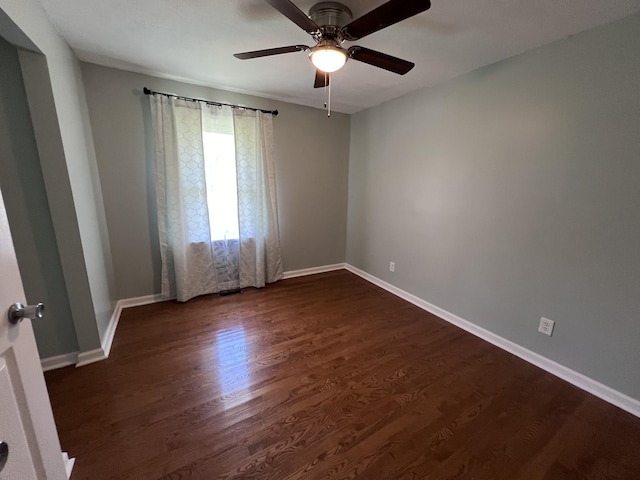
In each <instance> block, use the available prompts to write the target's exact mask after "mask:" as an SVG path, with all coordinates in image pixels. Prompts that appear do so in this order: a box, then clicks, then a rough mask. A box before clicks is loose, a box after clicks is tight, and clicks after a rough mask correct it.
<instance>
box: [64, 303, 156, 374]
mask: <svg viewBox="0 0 640 480" xmlns="http://www.w3.org/2000/svg"><path fill="white" fill-rule="evenodd" d="M165 300H167V299H166V298H162V296H160V295H146V296H144V297H135V298H125V299H122V300H118V302H117V303H116V307H115V309H114V310H113V314H112V315H111V319H110V320H109V325H107V330H106V331H105V334H104V337H103V338H102V342H101V348H96V349H95V350H89V351H88V352H80V353H79V354H78V363H77V364H76V367H84V366H85V365H89V364H91V363H95V362H99V361H101V360H106V359H107V358H108V357H109V353H111V345H112V344H113V338H114V337H115V335H116V329H117V328H118V323H119V322H120V316H121V315H122V309H123V308H128V307H139V306H140V305H148V304H150V303H157V302H164V301H165Z"/></svg>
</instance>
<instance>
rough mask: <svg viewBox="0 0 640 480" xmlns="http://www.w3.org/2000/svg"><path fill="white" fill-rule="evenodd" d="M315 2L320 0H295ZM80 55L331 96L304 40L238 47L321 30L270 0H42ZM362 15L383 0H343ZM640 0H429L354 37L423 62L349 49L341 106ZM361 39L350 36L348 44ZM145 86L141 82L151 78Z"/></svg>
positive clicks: (401, 90) (288, 94)
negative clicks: (368, 56)
mask: <svg viewBox="0 0 640 480" xmlns="http://www.w3.org/2000/svg"><path fill="white" fill-rule="evenodd" d="M293 1H294V3H295V4H296V5H297V6H298V7H299V8H300V9H302V10H303V11H305V12H307V11H308V10H309V8H310V7H311V6H312V5H313V4H314V3H316V1H317V0H293ZM41 3H42V5H43V7H44V8H45V10H46V11H47V13H48V14H49V16H50V18H51V20H52V22H53V23H54V24H55V25H56V26H57V27H58V29H59V30H60V31H61V33H62V34H63V36H64V37H65V38H66V40H67V41H68V43H69V44H70V45H71V47H72V48H73V49H74V51H75V52H76V54H77V55H78V57H79V58H80V59H81V60H85V61H88V62H92V63H97V64H100V65H106V66H110V67H115V68H120V69H125V70H131V71H135V72H141V73H149V74H152V75H157V76H162V77H168V78H174V79H179V80H184V81H187V82H190V83H197V84H202V85H208V86H213V87H218V88H223V89H226V90H231V91H237V92H243V93H252V94H257V95H260V96H264V97H269V98H274V99H280V100H285V101H288V102H292V103H298V104H302V105H309V106H313V107H318V108H322V105H323V104H324V101H325V95H326V94H325V92H323V90H324V89H314V88H313V78H314V69H313V67H312V66H311V63H310V62H309V60H308V59H307V54H306V53H304V52H297V53H290V54H286V55H279V56H273V57H266V58H259V59H253V60H244V61H242V60H237V59H236V58H234V57H233V56H232V55H233V53H236V52H243V51H248V50H258V49H262V48H272V47H280V46H285V45H295V44H305V45H310V46H312V45H313V44H314V43H313V40H312V38H311V37H310V36H309V35H308V34H307V33H305V32H304V31H303V30H301V29H300V28H299V27H297V26H296V25H295V24H294V23H292V22H291V21H290V20H288V19H287V18H285V17H283V16H282V15H281V14H280V13H278V12H277V11H276V10H275V9H274V8H273V7H271V6H270V5H269V4H267V3H266V2H264V1H263V0H135V1H131V0H107V1H105V0H41ZM342 3H344V4H345V5H347V6H348V7H349V8H351V10H352V11H353V14H354V17H355V18H357V17H359V16H361V15H363V14H364V13H366V12H368V11H369V10H372V9H373V8H375V7H377V6H378V5H380V4H382V3H384V0H371V1H365V0H342ZM637 11H640V0H432V7H431V9H430V10H428V11H426V12H424V13H422V14H420V15H417V16H415V17H413V18H410V19H408V20H405V21H404V22H402V23H399V24H396V25H393V26H391V27H389V28H387V29H385V30H382V31H379V32H377V33H374V34H372V35H370V36H368V37H365V38H363V39H362V40H359V41H358V42H354V44H358V45H362V46H366V47H368V48H372V49H375V50H380V51H383V52H385V53H389V54H391V55H395V56H398V57H401V58H404V59H407V60H410V61H412V62H415V63H416V67H415V68H414V69H413V70H412V71H411V72H409V73H408V74H407V75H405V76H400V75H396V74H393V73H389V72H387V71H384V70H380V69H378V68H375V67H372V66H369V65H366V64H363V63H360V62H356V61H349V62H348V63H347V65H346V66H345V67H344V68H343V69H342V70H340V71H339V72H337V73H335V74H334V76H333V82H332V107H333V110H336V111H340V112H345V113H354V112H357V111H359V110H362V109H365V108H368V107H372V106H374V105H378V104H380V103H382V102H384V101H387V100H390V99H392V98H396V97H399V96H401V95H403V94H405V93H408V92H411V91H414V90H417V89H420V88H422V87H429V86H433V85H436V84H438V83H441V82H444V81H446V80H448V79H451V78H453V77H456V76H458V75H461V74H463V73H466V72H470V71H472V70H475V69H477V68H479V67H482V66H484V65H488V64H490V63H493V62H496V61H498V60H501V59H504V58H507V57H510V56H513V55H516V54H518V53H522V52H524V51H527V50H531V49H533V48H535V47H538V46H540V45H544V44H546V43H550V42H552V41H554V40H558V39H561V38H564V37H567V36H569V35H572V34H575V33H578V32H581V31H583V30H586V29H589V28H592V27H595V26H597V25H601V24H604V23H608V22H611V21H614V20H617V19H620V18H622V17H625V16H627V15H629V14H632V13H635V12H637ZM349 45H351V44H347V45H346V46H349ZM141 87H142V85H141Z"/></svg>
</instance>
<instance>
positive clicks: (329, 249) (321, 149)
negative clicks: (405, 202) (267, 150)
mask: <svg viewBox="0 0 640 480" xmlns="http://www.w3.org/2000/svg"><path fill="white" fill-rule="evenodd" d="M82 72H83V76H84V83H85V89H86V93H87V101H88V105H89V112H90V118H91V125H92V130H93V138H94V142H95V149H96V154H97V158H98V166H99V171H100V181H101V184H102V193H103V197H104V205H105V210H106V214H107V222H108V227H109V235H110V241H111V251H112V254H113V264H114V269H115V278H116V284H117V297H118V298H131V297H138V296H143V295H150V294H155V293H159V292H160V283H159V279H160V256H159V253H158V252H159V251H158V240H157V235H158V233H157V223H156V207H155V185H154V183H153V181H154V177H153V175H154V169H153V162H154V159H153V152H154V146H153V136H152V135H153V134H152V129H151V120H150V110H149V98H148V97H147V96H145V95H143V94H142V88H143V87H149V88H151V89H153V90H157V91H162V92H171V93H177V94H180V95H187V96H193V97H198V98H206V99H211V100H216V101H220V102H226V103H234V104H241V105H247V106H252V107H258V108H266V109H274V108H275V109H278V111H279V112H280V113H279V115H278V116H277V117H275V119H274V142H275V154H276V176H277V185H278V212H279V218H280V235H281V245H282V255H283V263H284V268H285V271H287V270H297V269H302V268H307V267H315V266H319V265H327V264H333V263H339V262H343V261H344V258H345V239H346V215H347V178H348V156H349V116H347V115H343V114H333V115H332V116H331V118H330V119H328V118H327V117H326V113H324V111H322V110H318V109H313V108H308V107H302V106H298V105H292V104H288V103H283V102H277V101H273V100H268V99H264V98H258V97H252V96H248V95H242V94H238V93H231V92H226V91H222V90H216V89H212V88H206V87H199V86H195V85H189V84H185V83H180V82H176V81H172V80H166V79H161V78H156V77H150V76H146V75H140V74H136V73H130V72H125V71H122V70H115V69H112V68H107V67H101V66H97V65H93V64H86V63H83V64H82Z"/></svg>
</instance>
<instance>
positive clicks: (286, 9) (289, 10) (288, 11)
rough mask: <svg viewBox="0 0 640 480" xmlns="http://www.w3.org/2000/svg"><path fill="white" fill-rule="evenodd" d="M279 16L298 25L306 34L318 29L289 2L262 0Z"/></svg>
mask: <svg viewBox="0 0 640 480" xmlns="http://www.w3.org/2000/svg"><path fill="white" fill-rule="evenodd" d="M264 1H265V2H267V3H268V4H269V5H271V6H272V7H273V8H275V9H276V10H278V11H279V12H280V13H281V14H283V15H284V16H285V17H287V18H288V19H289V20H291V21H292V22H293V23H295V24H296V25H298V26H299V27H300V28H301V29H303V30H304V31H305V32H307V33H313V32H317V31H318V30H319V29H320V27H318V25H316V22H314V21H313V20H311V19H310V18H309V17H308V16H307V15H306V14H305V13H304V12H303V11H302V10H300V9H299V8H298V7H296V6H295V5H294V4H293V3H291V2H290V1H289V0H264Z"/></svg>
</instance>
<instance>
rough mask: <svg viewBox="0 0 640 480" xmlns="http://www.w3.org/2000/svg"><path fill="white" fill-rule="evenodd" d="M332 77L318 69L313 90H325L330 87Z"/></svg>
mask: <svg viewBox="0 0 640 480" xmlns="http://www.w3.org/2000/svg"><path fill="white" fill-rule="evenodd" d="M330 81H331V76H330V75H329V74H328V73H324V72H323V71H321V70H317V69H316V80H315V82H314V83H313V88H324V87H328V86H329V82H330Z"/></svg>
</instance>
